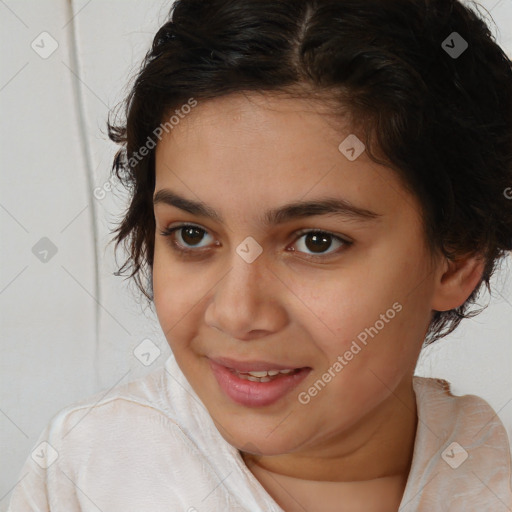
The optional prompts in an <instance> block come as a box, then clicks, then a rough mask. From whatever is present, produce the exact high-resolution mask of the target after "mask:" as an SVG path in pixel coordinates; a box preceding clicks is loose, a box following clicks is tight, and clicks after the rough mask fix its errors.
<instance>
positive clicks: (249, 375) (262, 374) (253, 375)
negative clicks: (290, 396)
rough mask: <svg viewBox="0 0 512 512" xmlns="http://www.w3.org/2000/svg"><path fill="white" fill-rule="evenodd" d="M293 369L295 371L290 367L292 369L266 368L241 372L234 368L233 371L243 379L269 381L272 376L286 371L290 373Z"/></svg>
mask: <svg viewBox="0 0 512 512" xmlns="http://www.w3.org/2000/svg"><path fill="white" fill-rule="evenodd" d="M294 371H295V370H294V369H292V370H289V369H286V370H268V371H253V372H243V373H241V372H238V371H236V370H235V373H236V375H237V376H238V377H239V378H241V379H244V380H250V381H252V382H270V381H271V380H272V378H273V377H275V376H276V375H278V374H280V373H283V374H288V373H292V372H294Z"/></svg>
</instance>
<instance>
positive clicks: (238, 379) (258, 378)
mask: <svg viewBox="0 0 512 512" xmlns="http://www.w3.org/2000/svg"><path fill="white" fill-rule="evenodd" d="M209 363H210V367H211V369H212V371H213V374H214V375H215V378H216V379H217V382H218V384H219V387H220V389H221V390H222V391H223V393H224V394H225V395H226V396H227V397H229V398H230V399H231V400H233V401H234V402H236V403H237V404H240V405H245V406H247V407H258V406H260V407H261V406H265V405H270V404H272V403H274V402H276V401H278V400H280V399H281V398H283V397H284V396H285V395H287V394H288V393H290V391H291V390H292V389H294V388H295V387H296V386H297V385H298V384H299V383H300V382H302V381H303V380H304V379H305V378H306V376H307V375H308V374H309V372H310V371H311V370H312V368H311V367H309V366H303V367H297V366H296V365H294V364H282V363H273V362H269V361H235V360H233V359H228V358H215V359H212V358H210V359H209Z"/></svg>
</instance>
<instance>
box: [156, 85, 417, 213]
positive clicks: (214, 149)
mask: <svg viewBox="0 0 512 512" xmlns="http://www.w3.org/2000/svg"><path fill="white" fill-rule="evenodd" d="M181 117H182V118H181V119H180V121H179V123H177V124H176V125H175V126H174V127H173V129H172V130H171V131H170V132H169V133H164V135H163V137H162V140H161V141H160V142H159V143H158V144H157V148H156V169H155V170H156V187H155V189H156V191H158V190H159V189H162V188H172V189H173V190H174V191H177V192H178V193H179V194H180V195H181V196H185V197H189V198H191V199H192V198H194V196H196V197H195V199H200V200H201V201H203V202H205V203H207V204H211V203H213V202H215V206H216V209H217V210H222V209H223V208H224V207H225V208H228V207H229V205H231V207H232V208H233V211H234V212H236V211H238V212H239V213H241V212H245V211H249V210H250V209H251V208H254V209H255V210H256V209H258V208H259V209H260V210H261V207H262V206H263V205H266V206H267V207H268V208H271V207H275V206H276V205H279V204H283V203H289V202H293V201H297V200H299V199H302V200H305V199H309V198H314V197H319V196H322V195H324V196H325V195H327V194H328V195H329V196H332V195H333V194H339V196H340V197H342V198H344V199H346V200H347V201H348V202H350V203H352V204H355V205H357V206H360V207H361V208H366V209H368V210H372V211H376V212H380V211H383V210H388V213H389V212H391V211H395V210H397V209H400V208H401V209H402V211H403V208H404V206H406V207H411V206H413V209H414V208H416V209H417V206H418V205H415V204H414V198H411V197H410V195H409V193H408V192H407V191H406V190H405V189H404V188H403V187H402V185H401V184H400V183H399V180H398V178H397V177H396V175H395V173H394V172H393V171H392V170H391V169H389V168H386V167H383V166H380V165H378V164H376V163H374V162H373V161H371V160H370V159H369V157H368V156H367V155H366V153H365V152H364V151H363V152H362V153H361V154H360V155H359V156H358V157H357V158H356V159H355V160H350V159H348V158H347V157H346V155H345V154H344V153H343V152H342V151H340V144H342V143H343V142H344V141H345V140H346V139H347V138H348V137H357V139H363V138H364V137H363V135H362V134H361V133H358V134H356V133H353V132H352V129H351V127H350V126H349V125H348V123H347V122H346V121H344V120H343V119H340V118H338V119H336V121H337V122H336V123H334V122H333V121H334V116H333V114H332V112H331V111H329V109H328V108H327V106H326V105H325V104H323V103H321V102H319V101H317V100H310V99H298V98H289V97H285V96H276V95H267V94H232V95H227V96H224V97H220V98H215V99H213V100H206V101H199V102H198V104H197V106H196V107H194V108H193V109H192V110H191V112H190V113H188V114H187V115H183V116H181ZM358 135H359V137H358ZM357 139H356V140H357ZM350 140H352V139H350ZM228 200H229V205H228V204H227V203H226V201H228ZM404 202H405V203H407V204H405V205H404Z"/></svg>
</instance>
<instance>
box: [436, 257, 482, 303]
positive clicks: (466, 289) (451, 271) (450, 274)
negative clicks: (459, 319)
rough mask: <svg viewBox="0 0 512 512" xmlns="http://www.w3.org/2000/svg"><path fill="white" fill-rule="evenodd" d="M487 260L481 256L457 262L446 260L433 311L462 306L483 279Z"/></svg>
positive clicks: (460, 258) (439, 275)
mask: <svg viewBox="0 0 512 512" xmlns="http://www.w3.org/2000/svg"><path fill="white" fill-rule="evenodd" d="M484 268H485V260H484V258H483V257H482V256H481V255H478V254H476V255H467V256H462V257H458V258H456V259H455V260H450V259H448V258H444V261H443V264H442V265H441V267H440V271H439V273H438V277H437V278H436V283H435V290H434V295H433V298H432V309H433V310H434V311H449V310H450V309H455V308H458V307H459V306H462V304H464V302H465V301H466V299H467V298H468V297H469V296H470V295H471V294H472V293H473V291H474V289H475V288H476V287H477V285H478V284H479V282H480V280H481V279H482V275H483V272H484Z"/></svg>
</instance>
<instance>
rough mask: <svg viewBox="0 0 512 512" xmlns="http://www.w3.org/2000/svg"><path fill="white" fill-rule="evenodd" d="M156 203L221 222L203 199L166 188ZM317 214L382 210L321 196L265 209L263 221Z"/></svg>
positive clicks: (365, 217) (363, 215)
mask: <svg viewBox="0 0 512 512" xmlns="http://www.w3.org/2000/svg"><path fill="white" fill-rule="evenodd" d="M159 203H163V204H167V205H169V206H174V207H175V208H179V209H180V210H183V211H186V212H188V213H190V214H192V215H198V216H201V217H206V218H209V219H212V220H214V221H217V222H219V223H221V224H224V220H223V218H222V215H220V214H219V213H218V212H217V211H215V210H214V209H213V208H211V207H210V206H208V205H207V204H205V203H203V202H202V201H193V200H191V199H187V198H185V197H182V196H180V195H178V194H176V193H175V192H173V191H171V190H169V189H160V190H158V191H157V192H156V194H155V195H154V197H153V205H157V204H159ZM316 215H333V216H340V217H345V218H347V219H351V220H359V221H369V220H373V219H377V218H379V217H382V214H379V213H376V212H373V211H371V210H367V209H365V208H359V207H357V206H354V205H353V204H351V203H350V202H349V201H347V200H345V199H340V198H336V197H321V198H318V199H315V200H311V201H295V202H292V203H288V204H285V205H283V206H280V207H278V208H273V209H271V210H268V211H266V212H265V214H264V216H263V224H264V225H265V226H275V225H278V224H284V223H285V222H290V221H292V220H295V219H303V218H305V217H312V216H316Z"/></svg>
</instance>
